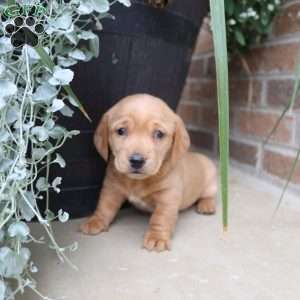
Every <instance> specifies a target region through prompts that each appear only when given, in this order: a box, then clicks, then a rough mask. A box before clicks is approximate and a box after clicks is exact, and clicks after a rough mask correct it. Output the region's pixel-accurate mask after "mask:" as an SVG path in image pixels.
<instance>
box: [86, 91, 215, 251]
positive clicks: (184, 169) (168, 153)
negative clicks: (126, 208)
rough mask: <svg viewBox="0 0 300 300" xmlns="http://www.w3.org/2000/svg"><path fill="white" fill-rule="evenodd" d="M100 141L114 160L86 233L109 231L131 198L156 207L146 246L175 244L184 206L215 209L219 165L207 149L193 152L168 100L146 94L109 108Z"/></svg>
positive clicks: (158, 247) (157, 247)
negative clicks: (195, 204)
mask: <svg viewBox="0 0 300 300" xmlns="http://www.w3.org/2000/svg"><path fill="white" fill-rule="evenodd" d="M94 142H95V145H96V148H97V150H98V151H99V153H100V154H101V156H102V157H103V158H104V159H105V160H106V161H108V166H107V171H106V177H105V179H104V182H103V187H102V190H101V193H100V196H99V203H98V206H97V209H96V211H95V212H94V214H93V216H91V217H90V218H89V219H88V220H87V221H86V222H85V223H83V224H82V225H81V231H82V232H83V233H85V234H98V233H100V232H102V231H106V230H107V229H108V227H109V225H110V224H111V223H112V221H113V220H114V218H115V216H116V214H117V213H118V211H119V209H120V207H121V206H122V204H123V203H124V201H125V200H126V199H128V201H129V202H131V203H132V204H133V205H134V206H136V207H137V208H140V209H142V210H144V211H149V212H151V213H152V215H151V218H150V226H149V229H148V231H147V232H146V234H145V237H144V243H143V245H144V247H145V248H146V249H148V250H156V251H163V250H170V247H171V237H172V233H173V231H174V228H175V224H176V220H177V217H178V213H179V211H181V210H184V209H186V208H188V207H190V206H191V205H193V204H194V203H197V211H198V212H199V213H203V214H213V213H214V212H215V198H216V193H217V177H216V169H215V166H214V164H213V162H212V161H211V160H209V159H208V158H207V157H205V156H204V155H201V154H197V153H191V152H188V148H189V146H190V139H189V135H188V133H187V131H186V129H185V127H184V124H183V122H182V120H181V119H180V118H179V116H177V115H176V114H175V113H174V112H173V111H172V110H171V109H170V108H169V107H168V106H167V105H166V104H165V103H164V102H163V101H162V100H160V99H158V98H155V97H153V96H150V95H146V94H138V95H132V96H129V97H126V98H124V99H122V100H121V101H120V102H119V103H117V104H116V105H115V106H113V107H112V108H111V109H110V110H109V111H108V112H107V113H105V114H104V116H103V118H102V120H101V122H100V124H99V125H98V128H97V130H96V133H95V136H94Z"/></svg>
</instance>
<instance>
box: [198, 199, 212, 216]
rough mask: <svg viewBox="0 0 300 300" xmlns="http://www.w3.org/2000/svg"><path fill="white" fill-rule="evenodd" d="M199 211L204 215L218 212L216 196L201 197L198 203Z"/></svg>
mask: <svg viewBox="0 0 300 300" xmlns="http://www.w3.org/2000/svg"><path fill="white" fill-rule="evenodd" d="M197 212H198V213H199V214H204V215H212V214H214V213H215V212H216V201H215V199H214V198H204V199H200V200H199V202H198V203H197Z"/></svg>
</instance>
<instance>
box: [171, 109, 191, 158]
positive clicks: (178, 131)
mask: <svg viewBox="0 0 300 300" xmlns="http://www.w3.org/2000/svg"><path fill="white" fill-rule="evenodd" d="M190 144H191V140H190V137H189V134H188V132H187V130H186V128H185V126H184V123H183V121H182V120H181V118H180V117H178V116H177V115H176V128H175V134H174V140H173V146H172V149H171V161H172V163H176V162H177V161H178V160H179V159H180V158H181V157H182V156H183V155H184V154H185V153H186V152H187V151H188V149H189V147H190Z"/></svg>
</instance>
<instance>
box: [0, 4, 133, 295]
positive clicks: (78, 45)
mask: <svg viewBox="0 0 300 300" xmlns="http://www.w3.org/2000/svg"><path fill="white" fill-rule="evenodd" d="M19 2H20V3H22V2H23V1H19ZM34 2H35V4H39V3H41V2H42V1H40V0H37V1H34ZM115 2H120V3H122V4H124V5H126V6H129V5H130V1H129V0H119V1H114V2H113V3H115ZM47 3H48V4H47V14H46V15H45V16H43V17H44V21H43V22H45V26H47V27H46V33H47V34H43V35H42V36H40V46H41V47H43V49H44V50H45V51H46V52H47V53H48V54H49V56H50V57H51V59H52V61H53V62H54V64H55V67H54V68H53V69H52V70H51V69H50V68H49V67H47V66H46V65H45V64H44V63H43V61H42V60H41V58H40V56H39V54H38V52H37V51H36V50H35V49H34V48H32V47H30V46H24V47H23V49H22V53H21V54H20V55H17V54H16V53H15V51H14V49H13V47H12V46H11V43H10V40H9V38H8V37H5V36H2V37H1V38H0V300H3V299H5V300H8V299H14V296H15V295H16V294H17V293H18V292H23V290H24V288H25V287H29V288H31V289H32V290H34V291H35V292H36V293H38V295H40V296H41V297H42V298H43V299H48V298H47V297H44V296H42V295H41V294H40V293H39V292H38V290H37V288H36V282H35V280H34V279H33V274H34V273H36V272H37V271H38V268H37V267H36V266H35V264H34V263H33V261H32V258H31V254H30V250H29V249H28V247H27V245H28V243H30V242H35V243H41V244H43V243H45V240H44V239H43V238H42V239H36V238H35V237H33V236H32V234H31V232H30V228H29V227H28V225H27V224H26V221H30V220H32V219H33V218H34V217H35V218H36V219H37V220H38V222H39V223H40V224H41V226H43V228H44V229H45V232H46V233H47V235H48V237H49V243H50V245H49V246H50V248H52V249H54V250H55V251H56V253H57V255H58V257H59V258H60V259H61V260H62V261H68V258H67V257H66V251H67V250H74V249H75V248H76V244H74V245H71V246H68V247H61V246H59V245H58V244H57V242H56V240H55V238H54V235H53V231H52V228H51V222H52V221H53V220H55V219H58V220H60V221H61V222H66V221H67V220H68V213H67V212H64V211H60V212H59V214H58V215H57V216H55V215H54V214H53V213H52V212H51V211H50V210H49V191H50V190H53V191H54V192H57V193H59V192H60V187H59V186H60V184H61V178H60V177H57V178H55V179H54V180H53V181H52V182H49V168H50V167H51V166H52V165H55V164H56V165H59V166H60V167H62V168H64V167H65V161H64V159H63V157H62V156H61V155H60V154H59V153H58V150H59V148H60V147H61V146H62V145H63V144H64V142H65V141H66V140H67V139H69V138H71V137H72V136H74V135H77V134H78V133H79V132H78V131H76V130H73V131H68V130H66V129H65V128H63V127H62V126H59V125H57V119H58V117H61V116H62V117H72V114H73V110H72V107H74V106H76V105H77V103H76V102H75V101H74V99H73V98H71V97H70V96H69V95H68V94H66V92H65V90H64V89H63V88H62V86H64V85H67V84H69V83H70V82H71V81H72V79H73V76H74V74H73V71H72V70H71V69H70V67H71V66H72V65H75V64H76V63H78V62H85V61H89V60H90V59H92V58H93V57H96V56H97V55H98V52H99V39H98V36H97V35H96V34H95V33H94V32H92V31H91V30H90V29H88V28H90V26H89V25H90V24H91V23H93V24H95V25H96V27H97V28H98V29H99V30H100V29H101V19H102V18H104V17H107V16H110V15H109V14H108V11H109V9H110V6H111V5H112V4H113V3H112V2H109V1H107V0H71V1H66V3H65V2H64V1H62V0H52V1H47ZM2 8H3V7H2ZM9 21H10V20H7V21H6V22H9ZM5 24H6V23H5V22H3V23H0V31H1V30H2V31H3V30H4V26H5ZM43 198H44V199H43ZM40 199H43V201H46V211H45V212H40V210H39V207H38V205H37V204H38V201H40Z"/></svg>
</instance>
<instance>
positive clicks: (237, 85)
mask: <svg viewBox="0 0 300 300" xmlns="http://www.w3.org/2000/svg"><path fill="white" fill-rule="evenodd" d="M250 88H251V85H250V81H249V80H236V79H230V81H229V95H230V104H231V105H247V104H248V97H249V92H250ZM261 92H262V83H261V82H260V81H257V80H253V81H252V98H251V104H258V103H260V101H261Z"/></svg>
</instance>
